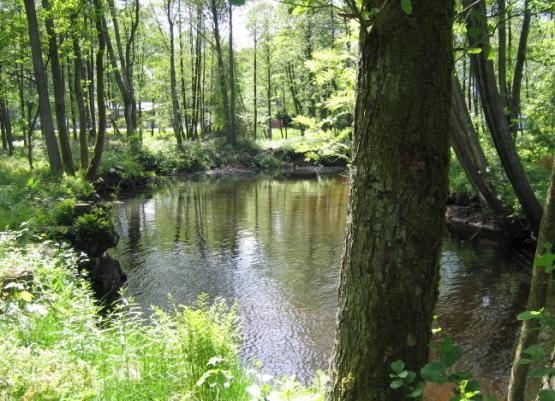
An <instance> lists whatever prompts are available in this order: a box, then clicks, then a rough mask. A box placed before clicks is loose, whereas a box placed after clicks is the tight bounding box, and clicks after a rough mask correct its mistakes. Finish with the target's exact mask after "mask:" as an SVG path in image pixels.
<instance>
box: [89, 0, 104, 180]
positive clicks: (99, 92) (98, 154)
mask: <svg viewBox="0 0 555 401" xmlns="http://www.w3.org/2000/svg"><path fill="white" fill-rule="evenodd" d="M94 11H95V26H96V36H97V39H98V49H97V51H96V101H97V103H98V131H97V135H96V142H95V145H94V151H93V156H92V159H91V164H90V165H89V168H88V170H87V179H89V180H94V179H95V178H96V176H97V174H98V169H99V167H100V162H101V161H102V153H103V152H104V138H105V136H106V103H105V99H104V52H105V50H106V40H105V37H104V29H103V25H104V24H103V20H104V15H103V6H102V0H94Z"/></svg>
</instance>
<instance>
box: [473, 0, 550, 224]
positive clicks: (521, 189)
mask: <svg viewBox="0 0 555 401" xmlns="http://www.w3.org/2000/svg"><path fill="white" fill-rule="evenodd" d="M463 5H464V7H465V9H467V12H468V16H467V18H466V24H467V28H468V32H469V41H470V45H471V47H478V48H480V49H481V52H480V53H479V54H473V55H471V65H472V69H473V71H474V74H475V77H476V81H477V84H478V91H479V92H480V99H481V101H482V107H483V109H484V115H485V118H486V123H487V125H488V128H489V130H490V133H491V136H492V138H493V143H494V145H495V148H496V150H497V153H498V154H499V158H500V159H501V163H502V165H503V168H504V169H505V172H506V173H507V177H508V178H509V180H510V181H511V185H512V186H513V189H514V191H515V193H516V196H517V197H518V200H519V201H520V204H521V206H522V209H523V211H524V213H525V214H526V217H527V218H528V221H529V223H530V226H531V228H532V230H533V231H535V230H537V229H538V227H539V224H540V220H541V215H542V210H541V206H540V204H539V202H538V200H537V198H536V196H535V194H534V191H533V190H532V187H531V186H530V182H529V181H528V177H527V176H526V172H525V171H524V167H523V166H522V163H521V161H520V158H519V156H518V153H517V151H516V148H515V144H514V142H513V138H512V135H511V132H510V129H509V123H508V121H507V116H506V115H505V113H504V109H503V102H502V100H501V96H500V94H499V91H498V89H497V84H496V79H495V73H494V71H493V62H492V61H491V60H490V59H489V58H488V54H489V50H490V46H489V40H488V34H487V21H486V9H485V4H484V1H483V0H479V1H478V2H476V1H475V0H463ZM470 32H478V35H477V36H474V35H471V34H470Z"/></svg>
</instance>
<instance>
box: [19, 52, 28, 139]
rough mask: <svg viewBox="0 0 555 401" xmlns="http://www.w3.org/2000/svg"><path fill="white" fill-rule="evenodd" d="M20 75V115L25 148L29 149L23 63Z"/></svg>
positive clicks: (20, 67) (20, 66)
mask: <svg viewBox="0 0 555 401" xmlns="http://www.w3.org/2000/svg"><path fill="white" fill-rule="evenodd" d="M19 73H20V74H21V77H20V78H19V79H18V82H17V86H18V92H19V107H20V109H21V110H20V114H21V119H20V122H21V129H22V130H23V146H24V147H27V146H28V143H27V133H26V132H27V123H26V121H25V114H26V113H27V111H26V107H25V83H24V78H23V63H21V64H20V65H19Z"/></svg>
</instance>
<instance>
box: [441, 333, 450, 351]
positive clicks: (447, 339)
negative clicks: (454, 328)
mask: <svg viewBox="0 0 555 401" xmlns="http://www.w3.org/2000/svg"><path fill="white" fill-rule="evenodd" d="M451 349H453V340H451V337H449V336H446V337H445V338H444V339H443V341H442V342H441V347H440V352H441V353H443V354H446V353H448V352H450V351H451Z"/></svg>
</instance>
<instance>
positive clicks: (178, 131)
mask: <svg viewBox="0 0 555 401" xmlns="http://www.w3.org/2000/svg"><path fill="white" fill-rule="evenodd" d="M166 15H167V17H168V24H169V27H170V86H171V88H170V90H171V98H172V121H173V130H174V134H175V139H176V140H177V148H178V149H179V150H182V149H183V130H182V128H181V117H180V116H179V99H178V98H177V78H176V72H175V35H174V33H173V31H174V20H173V17H172V1H168V2H167V4H166Z"/></svg>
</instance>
